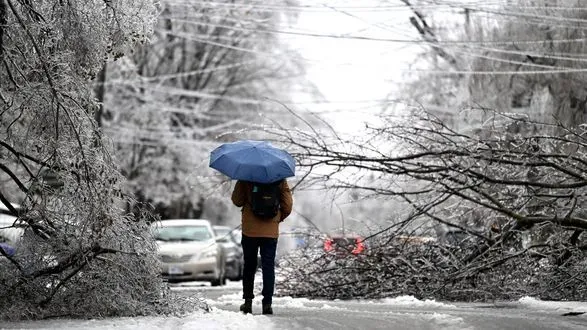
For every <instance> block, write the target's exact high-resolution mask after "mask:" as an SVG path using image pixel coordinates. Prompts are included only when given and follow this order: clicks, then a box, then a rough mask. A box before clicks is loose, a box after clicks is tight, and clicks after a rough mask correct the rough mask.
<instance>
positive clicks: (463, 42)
mask: <svg viewBox="0 0 587 330" xmlns="http://www.w3.org/2000/svg"><path fill="white" fill-rule="evenodd" d="M176 21H180V22H183V23H188V24H195V25H208V26H214V27H219V28H224V29H229V30H235V31H250V32H260V33H270V34H285V35H295V36H306V37H316V38H329V39H339V40H360V41H378V42H391V43H406V44H426V43H429V42H428V41H424V40H415V39H396V38H378V37H366V36H349V35H335V34H323V33H308V32H296V31H283V30H276V29H253V28H247V27H237V26H230V25H224V24H215V23H209V22H197V21H190V20H176ZM586 22H587V21H586ZM585 40H587V38H572V39H558V40H548V39H545V40H504V41H497V40H483V41H481V40H454V41H453V40H445V41H438V44H439V45H467V44H528V43H543V42H545V41H548V42H553V43H570V42H584V41H585Z"/></svg>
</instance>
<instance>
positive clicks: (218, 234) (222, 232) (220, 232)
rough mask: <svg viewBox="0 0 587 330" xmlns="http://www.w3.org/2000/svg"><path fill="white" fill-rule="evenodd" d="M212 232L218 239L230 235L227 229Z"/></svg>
mask: <svg viewBox="0 0 587 330" xmlns="http://www.w3.org/2000/svg"><path fill="white" fill-rule="evenodd" d="M214 231H215V232H216V236H218V237H225V236H226V235H228V234H229V233H230V229H228V228H214Z"/></svg>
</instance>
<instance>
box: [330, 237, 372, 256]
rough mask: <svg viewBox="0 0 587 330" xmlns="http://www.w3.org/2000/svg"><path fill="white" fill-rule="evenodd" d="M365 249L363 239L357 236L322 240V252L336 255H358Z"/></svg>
mask: <svg viewBox="0 0 587 330" xmlns="http://www.w3.org/2000/svg"><path fill="white" fill-rule="evenodd" d="M365 248H366V246H365V242H364V240H363V237H361V236H358V235H333V236H329V237H327V238H326V239H325V240H324V251H326V252H332V253H335V254H336V255H348V254H353V255H359V254H361V253H363V252H364V251H365Z"/></svg>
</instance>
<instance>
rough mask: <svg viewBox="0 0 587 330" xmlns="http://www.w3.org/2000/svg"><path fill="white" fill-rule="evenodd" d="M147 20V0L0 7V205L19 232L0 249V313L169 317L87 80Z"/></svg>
mask: <svg viewBox="0 0 587 330" xmlns="http://www.w3.org/2000/svg"><path fill="white" fill-rule="evenodd" d="M156 15H157V8H156V6H155V4H154V2H151V1H149V0H144V1H143V0H131V1H127V0H125V1H75V0H74V1H34V2H33V1H26V0H2V1H0V37H1V39H0V54H1V56H0V61H1V63H0V82H1V85H0V95H2V97H1V100H0V127H2V129H1V130H0V154H1V155H2V157H1V159H2V160H1V161H0V172H1V176H2V185H1V188H0V201H1V202H2V204H3V205H4V206H5V207H6V208H7V209H8V211H9V212H10V213H11V214H12V215H14V216H15V217H17V220H16V222H15V223H14V224H13V227H18V228H21V231H22V237H20V239H19V240H17V241H16V242H12V244H14V245H15V246H16V249H17V253H16V255H14V256H9V255H8V254H7V253H5V251H4V250H2V249H0V253H1V254H2V255H1V257H0V264H1V267H2V272H1V274H0V278H1V280H0V292H1V296H2V297H3V299H2V301H1V302H0V310H1V312H0V317H1V318H43V317H54V316H65V315H68V316H83V317H88V316H105V315H137V314H147V313H155V312H157V311H165V310H172V306H167V303H168V302H169V301H168V300H167V297H168V295H167V291H166V290H165V288H164V287H163V285H162V282H161V279H160V277H159V271H160V269H159V263H158V260H157V259H156V255H155V248H156V247H155V243H154V241H153V239H152V238H151V234H150V231H149V226H148V220H149V215H148V214H147V213H143V214H137V215H136V216H135V215H132V214H126V213H124V212H123V209H122V208H121V205H122V204H123V202H124V201H125V200H126V199H127V197H125V196H124V195H123V194H122V190H121V185H122V184H123V178H122V176H121V175H120V173H119V171H118V169H117V166H116V165H115V163H114V161H113V159H112V157H111V155H110V153H111V148H109V146H108V144H105V143H104V142H103V140H102V136H101V132H100V130H99V129H98V126H97V124H96V122H95V121H94V112H95V111H96V110H97V108H98V105H97V104H96V102H95V99H94V95H93V89H92V86H91V83H90V80H91V79H93V78H94V77H95V76H96V74H97V73H98V72H99V70H100V69H101V68H102V66H103V64H104V63H105V62H106V61H107V60H112V59H116V58H120V57H121V56H123V55H124V54H125V53H127V52H128V51H129V50H130V49H132V47H134V46H135V45H136V44H137V43H142V42H145V41H147V40H148V37H149V35H150V34H151V32H152V25H153V22H154V20H155V18H156ZM17 204H19V207H17ZM166 306H167V307H166Z"/></svg>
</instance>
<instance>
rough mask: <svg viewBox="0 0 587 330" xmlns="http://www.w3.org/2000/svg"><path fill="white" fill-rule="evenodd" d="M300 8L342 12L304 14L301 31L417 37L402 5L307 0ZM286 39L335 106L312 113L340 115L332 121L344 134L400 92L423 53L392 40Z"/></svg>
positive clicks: (394, 2)
mask: <svg viewBox="0 0 587 330" xmlns="http://www.w3.org/2000/svg"><path fill="white" fill-rule="evenodd" d="M301 4H302V6H303V5H309V6H314V7H320V6H322V5H328V6H331V7H337V8H341V9H339V10H338V11H337V10H334V9H329V8H328V7H324V8H314V9H304V10H302V11H301V14H300V16H299V19H298V22H297V23H298V24H297V25H296V26H295V29H296V30H297V31H304V32H309V33H318V34H329V35H353V36H361V37H370V38H387V39H406V40H414V39H417V38H418V36H417V32H416V31H415V29H414V28H413V27H412V26H411V25H410V23H409V17H410V15H411V12H410V11H409V10H408V9H407V8H406V7H405V6H404V5H403V4H402V3H401V2H400V1H399V0H392V1H388V2H383V1H371V0H363V1H359V2H358V1H320V2H316V1H302V2H301ZM382 4H384V5H385V6H386V7H385V8H383V9H381V10H373V9H365V8H363V9H358V8H357V9H353V8H349V7H357V6H362V7H370V6H380V5H382ZM353 16H354V17H353ZM285 38H286V39H287V40H289V41H290V44H291V45H292V46H293V48H295V49H298V50H299V51H300V52H301V55H302V56H303V57H304V58H306V59H309V60H310V61H308V62H307V78H308V79H309V80H310V81H312V82H313V83H314V84H316V86H317V87H318V88H319V90H320V92H321V93H322V94H323V96H324V97H325V98H326V100H328V101H329V102H332V103H331V104H330V105H328V106H324V105H322V106H320V107H318V106H312V108H310V107H308V108H310V110H314V109H321V110H323V111H333V110H334V111H336V112H335V113H332V114H331V115H330V116H329V119H330V118H333V117H336V118H337V121H336V126H337V127H338V128H340V129H342V130H343V131H352V130H354V129H355V128H356V126H357V125H360V124H361V123H362V122H363V121H364V120H365V119H366V118H368V116H369V114H373V113H376V112H377V111H378V110H379V109H380V107H379V101H380V100H384V99H387V98H388V97H389V95H390V94H391V93H393V92H394V91H397V90H398V88H399V87H401V82H402V79H403V77H404V76H405V73H406V71H407V69H408V67H409V65H410V64H411V63H413V62H414V59H415V54H416V53H417V51H419V50H421V49H420V48H418V47H417V46H413V45H409V44H405V43H397V42H389V41H368V40H352V39H350V40H349V39H329V38H319V37H311V36H287V37H285ZM300 98H303V96H300ZM341 111H342V112H341Z"/></svg>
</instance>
